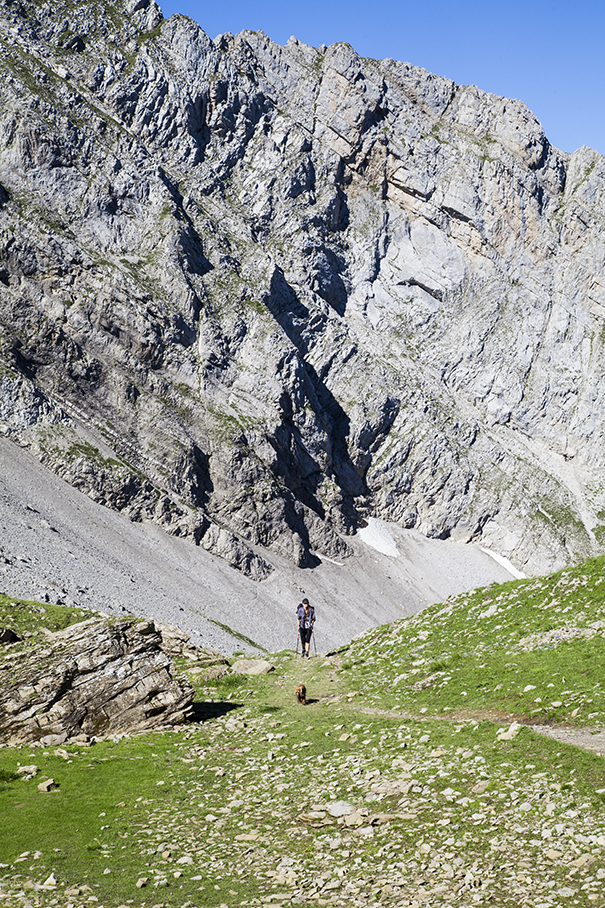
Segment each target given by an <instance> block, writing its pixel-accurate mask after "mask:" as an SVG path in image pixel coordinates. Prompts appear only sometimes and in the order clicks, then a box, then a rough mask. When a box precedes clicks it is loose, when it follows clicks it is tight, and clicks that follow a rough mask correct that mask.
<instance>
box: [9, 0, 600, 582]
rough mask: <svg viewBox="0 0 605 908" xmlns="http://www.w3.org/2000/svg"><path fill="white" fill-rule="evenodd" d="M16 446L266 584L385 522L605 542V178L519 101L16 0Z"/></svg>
mask: <svg viewBox="0 0 605 908" xmlns="http://www.w3.org/2000/svg"><path fill="white" fill-rule="evenodd" d="M0 21H1V24H2V34H3V38H2V55H1V61H0V68H1V71H2V84H1V87H0V99H1V105H0V300H1V305H0V356H1V360H0V362H1V363H3V365H2V367H1V369H0V383H1V396H0V421H1V425H2V427H3V431H4V432H5V433H7V434H9V435H11V437H13V438H14V439H15V440H18V441H19V443H21V444H25V445H28V446H29V447H30V448H31V449H32V450H33V451H35V452H36V453H37V455H38V456H39V457H40V458H41V459H42V460H43V462H44V463H46V464H47V465H48V466H49V467H50V468H52V469H54V470H56V471H57V472H59V473H60V474H61V475H62V476H63V477H65V478H67V479H68V480H69V481H70V482H72V483H74V484H75V485H76V486H77V487H78V488H80V489H82V490H83V491H85V492H86V493H88V494H89V495H91V496H93V497H94V498H96V499H97V500H99V501H101V502H103V503H104V504H107V506H109V507H114V508H118V509H120V510H123V511H124V512H125V513H127V514H129V516H131V517H132V518H133V519H136V520H155V521H157V522H159V523H161V524H162V525H163V526H164V527H166V529H167V530H168V532H172V533H175V534H178V535H182V536H186V537H188V538H190V539H191V540H192V541H193V542H195V543H197V544H200V545H202V546H205V547H206V548H208V549H209V550H210V551H212V552H214V553H215V554H219V555H221V556H222V557H224V558H226V559H227V561H229V563H231V564H233V565H235V566H236V567H239V568H240V569H241V570H243V571H245V572H246V573H248V574H249V575H250V576H253V577H255V578H257V579H259V580H260V579H263V578H264V577H266V576H267V575H268V574H269V573H270V571H271V565H270V563H269V561H267V558H266V556H263V555H262V554H259V552H258V551H257V550H256V547H257V546H258V547H263V549H264V550H269V551H274V552H278V553H280V554H284V555H287V556H288V557H290V558H291V559H293V560H294V561H295V563H296V564H298V565H300V566H309V567H312V566H313V565H314V564H316V563H317V557H318V556H319V557H321V556H322V555H323V556H325V557H328V558H336V559H337V560H338V561H342V560H343V559H345V558H346V557H347V555H348V554H349V552H350V548H349V546H348V544H347V541H346V537H347V536H348V535H351V534H353V533H355V531H356V529H357V528H358V527H359V526H360V524H361V523H362V522H363V520H364V519H365V518H366V517H367V516H376V517H382V518H384V519H387V520H391V521H395V522H398V523H399V524H400V525H402V526H405V527H416V528H417V529H419V530H420V531H421V532H423V533H425V534H426V535H428V536H433V537H440V538H446V537H451V538H454V539H459V540H462V541H465V540H478V541H481V542H482V543H484V544H487V545H489V546H491V547H492V548H493V549H495V550H497V551H499V552H501V553H502V554H504V555H506V556H508V557H509V558H510V559H512V561H513V562H514V563H516V564H517V565H518V566H520V567H522V568H523V569H524V570H525V571H526V572H532V571H544V570H548V569H553V568H555V567H558V566H561V565H563V564H564V563H566V562H568V561H570V560H573V559H575V558H578V557H581V556H585V555H588V554H590V553H592V552H596V551H599V550H600V548H601V546H602V542H603V539H604V538H605V492H604V491H603V488H602V484H601V482H600V478H599V477H600V476H601V474H602V471H603V467H604V466H605V464H604V459H605V448H604V446H603V420H602V413H603V412H604V411H605V383H604V382H603V378H602V376H603V374H604V373H605V369H604V368H603V366H604V351H603V345H604V336H605V335H604V332H603V320H604V317H605V276H604V265H605V241H604V239H603V237H604V236H605V233H604V231H603V227H604V224H603V206H602V197H603V192H604V191H605V161H604V159H603V158H602V157H601V156H600V155H599V154H597V153H596V152H594V151H592V150H590V149H587V148H582V149H580V150H579V151H577V152H576V153H575V154H573V155H568V154H564V153H562V152H559V151H558V150H557V149H555V148H553V147H552V146H551V145H550V144H549V142H548V140H547V138H546V136H545V135H544V133H543V130H542V128H541V126H540V124H539V123H538V122H537V120H536V118H535V117H534V116H533V115H532V114H531V112H530V111H529V110H528V109H527V108H526V107H525V105H524V104H522V103H521V102H520V101H511V100H507V99H504V98H499V97H495V96H493V95H488V94H485V93H484V92H481V91H480V90H479V89H477V88H476V87H474V86H458V85H456V84H455V83H453V82H451V81H449V80H448V79H444V78H439V77H436V76H433V75H431V74H430V73H427V72H426V71H424V70H422V69H418V68H416V67H412V66H410V65H408V64H405V63H398V62H395V61H392V60H384V61H380V62H378V61H373V60H362V59H361V58H359V57H358V56H357V55H356V54H355V52H354V51H353V50H352V49H351V48H350V47H349V46H348V45H345V44H336V45H333V46H332V47H329V48H327V49H325V48H321V49H319V50H316V49H314V48H311V47H307V46H305V45H303V44H300V43H299V42H297V41H296V40H294V39H293V40H291V41H290V42H289V43H288V45H287V46H286V47H279V46H276V45H274V44H273V43H272V42H271V41H270V40H269V39H268V38H267V37H266V36H265V35H263V34H262V33H261V32H256V33H252V32H245V33H243V34H241V35H239V36H236V37H233V36H232V35H224V36H221V37H219V38H218V39H216V40H215V41H211V40H210V39H209V38H208V37H207V36H206V35H205V34H204V32H203V31H202V30H201V29H200V28H199V27H198V26H197V25H196V24H195V23H194V22H192V21H191V20H189V19H187V18H186V17H183V16H173V17H171V18H170V19H169V20H167V21H166V20H164V19H163V18H162V15H161V12H160V10H159V8H158V7H157V6H156V4H155V3H154V0H142V2H137V3H126V4H124V3H122V2H118V3H117V4H115V5H114V6H113V7H111V9H110V8H109V7H105V6H104V4H103V3H101V2H96V0H86V2H83V3H82V4H79V5H78V6H77V7H73V5H71V4H65V3H63V2H61V0H59V2H58V4H57V3H55V4H53V5H52V7H51V6H50V5H49V4H44V3H42V4H34V3H33V2H32V0H20V2H19V3H16V2H12V0H2V4H1V6H0Z"/></svg>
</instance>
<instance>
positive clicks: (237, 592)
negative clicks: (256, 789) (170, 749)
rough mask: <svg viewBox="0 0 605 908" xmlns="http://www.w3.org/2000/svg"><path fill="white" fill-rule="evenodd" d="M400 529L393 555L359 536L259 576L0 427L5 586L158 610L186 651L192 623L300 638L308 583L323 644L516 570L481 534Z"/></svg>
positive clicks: (230, 633)
mask: <svg viewBox="0 0 605 908" xmlns="http://www.w3.org/2000/svg"><path fill="white" fill-rule="evenodd" d="M390 530H391V531H392V533H393V534H394V535H393V537H392V538H393V539H394V536H395V535H396V537H397V546H396V551H397V555H396V556H395V557H393V556H392V555H391V556H389V555H384V554H383V553H382V552H380V551H378V550H377V549H376V548H375V547H374V546H372V545H370V544H369V543H368V542H364V540H363V539H362V538H360V537H359V536H358V537H355V538H354V539H353V540H352V545H354V554H353V556H352V557H351V558H349V559H347V561H346V562H345V563H343V562H339V563H335V562H334V561H328V560H324V561H322V563H321V564H319V565H318V567H317V568H315V569H314V570H313V571H309V570H304V569H301V568H297V567H295V566H294V565H293V564H292V562H291V561H290V560H289V559H287V558H284V557H279V558H275V559H274V560H275V563H276V569H275V570H274V571H273V573H272V574H271V575H270V576H269V577H268V578H267V579H266V580H264V581H262V582H261V583H258V582H256V581H254V580H252V579H251V578H249V577H246V576H245V575H243V574H242V573H241V571H238V570H237V569H236V568H232V567H230V566H229V565H227V564H226V563H225V561H224V560H223V559H221V558H218V557H216V556H214V555H211V554H210V553H209V552H207V551H205V550H204V549H203V548H202V547H199V546H193V545H191V543H190V542H189V541H188V540H186V539H180V538H178V537H175V536H170V535H167V534H166V532H165V531H164V530H163V529H161V528H160V527H158V526H157V525H156V524H154V523H147V522H146V523H133V522H132V521H130V520H129V519H128V518H127V517H126V516H125V515H124V514H120V513H116V512H115V511H112V510H109V509H108V508H105V507H103V506H102V505H100V504H99V503H98V502H95V501H93V500H91V499H90V498H89V497H88V496H86V495H83V494H82V493H81V492H79V491H77V490H76V489H74V488H73V487H72V486H70V485H68V484H67V483H66V482H65V481H64V480H62V479H59V477H57V476H55V475H54V473H51V472H50V471H49V470H47V469H46V468H45V467H43V466H42V465H41V464H40V463H39V462H38V461H37V460H36V459H35V458H34V457H33V455H32V454H31V453H30V452H28V451H24V450H23V449H22V448H20V447H19V446H17V445H16V444H14V443H13V442H12V441H10V440H9V439H6V438H2V437H0V592H1V593H6V594H8V595H11V596H17V597H20V598H23V599H26V600H37V601H39V602H40V601H41V602H55V603H56V602H58V603H59V604H64V605H77V606H80V607H83V608H87V609H93V610H99V611H102V612H106V613H108V614H112V615H114V616H119V617H124V616H125V614H131V615H138V616H140V617H146V618H152V619H154V620H155V621H158V622H160V624H159V627H160V630H161V632H162V640H163V642H162V646H163V647H164V648H165V649H167V651H168V652H171V653H172V652H175V654H178V655H184V656H187V650H188V647H189V645H190V644H189V642H188V641H183V635H184V636H187V635H191V644H192V645H194V646H204V647H208V648H210V649H212V650H215V651H216V650H218V651H219V652H222V653H233V652H237V651H242V650H245V651H248V652H254V651H256V652H258V650H259V649H262V648H264V649H266V650H269V651H270V652H276V651H278V650H280V649H284V648H290V649H294V647H295V644H296V639H297V638H296V634H297V631H296V614H295V611H296V606H297V604H298V603H299V602H300V599H301V598H302V596H303V593H306V595H307V596H309V597H310V599H311V601H312V602H313V603H314V605H315V607H316V610H317V616H318V620H317V625H316V628H315V636H316V640H317V646H318V649H320V650H328V649H330V648H332V647H335V646H338V645H341V644H343V643H347V642H348V641H349V640H350V639H351V637H352V636H354V635H356V634H358V633H361V631H363V630H365V629H366V628H368V627H371V626H373V625H375V624H376V623H381V622H385V621H393V620H395V619H396V618H401V617H402V616H403V615H409V614H413V613H414V612H417V611H419V609H421V608H423V607H424V606H425V605H428V604H429V603H431V602H436V601H440V600H443V599H445V598H446V597H447V596H448V595H450V594H454V593H459V592H462V591H464V590H467V589H472V588H474V587H476V586H481V585H485V584H488V583H491V582H492V581H494V580H508V579H510V578H511V574H510V573H509V572H508V571H507V570H506V569H505V568H504V567H502V566H501V565H499V564H498V563H497V562H496V561H494V560H493V558H491V557H490V556H489V555H488V554H486V553H485V552H483V551H481V550H480V549H479V548H478V547H477V546H475V545H461V544H457V543H453V542H451V541H449V540H446V541H443V540H437V539H425V538H424V537H423V536H421V535H420V534H419V533H417V532H415V531H414V530H400V529H399V528H398V527H396V526H390ZM384 532H385V533H386V532H388V531H387V530H386V527H385V529H384ZM393 544H394V543H393ZM272 557H273V556H272ZM165 624H169V625H171V626H172V627H178V628H180V629H181V632H182V635H180V639H177V637H175V635H174V633H173V632H172V631H171V632H170V633H169V635H168V637H166V634H165V633H164V629H163V628H164V625H165ZM179 649H180V651H179ZM197 655H199V654H196V656H197Z"/></svg>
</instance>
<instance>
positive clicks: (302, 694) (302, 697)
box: [296, 684, 307, 706]
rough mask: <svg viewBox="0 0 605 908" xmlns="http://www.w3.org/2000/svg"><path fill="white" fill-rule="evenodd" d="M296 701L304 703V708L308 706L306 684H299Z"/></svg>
mask: <svg viewBox="0 0 605 908" xmlns="http://www.w3.org/2000/svg"><path fill="white" fill-rule="evenodd" d="M296 699H297V700H298V702H299V703H302V705H303V706H306V703H307V688H306V687H305V685H304V684H299V685H298V687H297V688H296Z"/></svg>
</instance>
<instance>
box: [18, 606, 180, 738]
mask: <svg viewBox="0 0 605 908" xmlns="http://www.w3.org/2000/svg"><path fill="white" fill-rule="evenodd" d="M161 644H162V639H161V636H160V634H159V633H158V631H157V630H156V628H155V625H154V624H153V622H152V621H139V620H136V619H123V620H111V619H109V618H107V617H100V616H96V617H94V618H90V619H89V620H87V621H83V622H81V623H80V624H74V625H71V626H70V627H68V628H66V629H64V630H61V631H58V632H56V633H54V634H48V635H47V636H46V637H45V639H44V641H43V642H42V643H39V644H35V645H34V646H33V647H31V646H29V647H27V648H25V647H23V648H22V647H19V649H18V650H15V649H11V652H10V653H9V654H6V655H5V658H4V661H3V664H2V665H1V666H0V739H1V740H3V741H5V742H7V743H10V744H24V743H32V742H36V741H40V742H42V741H48V740H51V739H52V740H53V741H55V742H60V743H63V741H66V740H69V739H70V738H75V737H77V736H81V735H83V734H84V735H89V736H96V737H98V736H104V735H109V734H115V733H121V734H124V733H128V732H135V731H143V730H147V729H152V728H156V727H158V726H160V725H167V724H177V723H180V722H183V721H184V720H185V719H186V718H187V717H188V716H189V714H190V709H191V704H192V701H193V697H194V690H193V687H192V686H191V684H189V682H188V681H186V680H182V679H176V678H173V677H172V674H171V667H172V663H171V660H170V658H169V656H168V655H166V653H165V652H164V651H163V650H162V648H161Z"/></svg>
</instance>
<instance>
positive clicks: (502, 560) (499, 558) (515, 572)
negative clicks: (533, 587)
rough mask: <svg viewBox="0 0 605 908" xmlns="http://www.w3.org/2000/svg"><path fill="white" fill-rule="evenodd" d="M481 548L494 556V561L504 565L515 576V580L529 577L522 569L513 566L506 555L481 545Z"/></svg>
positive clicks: (491, 556)
mask: <svg viewBox="0 0 605 908" xmlns="http://www.w3.org/2000/svg"><path fill="white" fill-rule="evenodd" d="M480 549H481V551H482V552H485V554H486V555H489V556H490V558H493V559H494V561H497V562H498V564H501V565H502V567H503V568H505V569H506V570H507V571H508V572H509V574H512V576H513V577H514V578H515V580H526V579H527V578H526V575H525V574H523V573H522V572H521V571H518V570H517V568H516V567H513V565H512V564H511V563H510V561H509V560H508V558H505V557H504V555H498V553H497V552H492V551H490V550H489V549H484V548H483V546H480Z"/></svg>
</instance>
